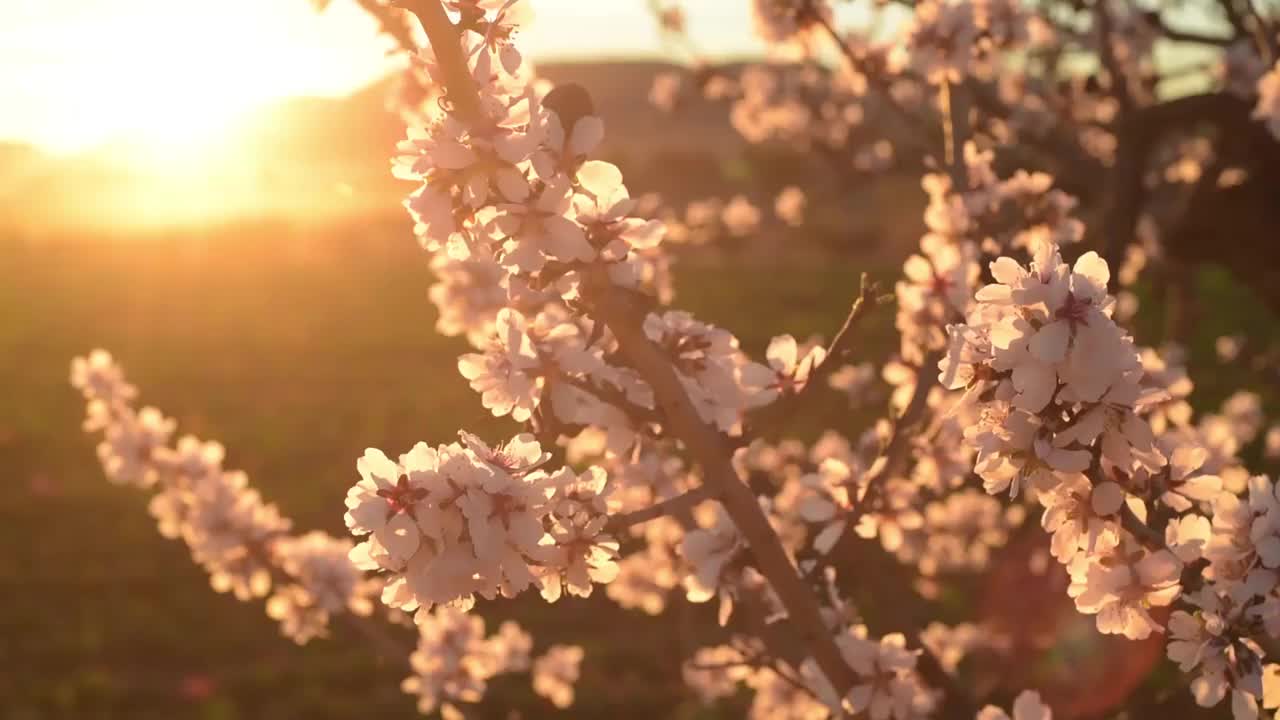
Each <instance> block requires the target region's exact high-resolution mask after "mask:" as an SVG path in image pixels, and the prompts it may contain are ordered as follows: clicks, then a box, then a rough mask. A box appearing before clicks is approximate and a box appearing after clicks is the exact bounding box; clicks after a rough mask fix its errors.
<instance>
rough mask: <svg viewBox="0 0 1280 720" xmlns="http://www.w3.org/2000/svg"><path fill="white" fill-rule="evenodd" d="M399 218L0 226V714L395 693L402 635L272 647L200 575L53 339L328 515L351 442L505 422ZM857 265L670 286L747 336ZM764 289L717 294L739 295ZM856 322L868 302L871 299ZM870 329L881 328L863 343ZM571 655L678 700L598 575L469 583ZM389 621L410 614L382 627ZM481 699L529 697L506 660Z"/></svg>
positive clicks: (814, 303) (667, 650) (673, 651)
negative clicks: (533, 587) (554, 583)
mask: <svg viewBox="0 0 1280 720" xmlns="http://www.w3.org/2000/svg"><path fill="white" fill-rule="evenodd" d="M426 265H427V263H426V258H425V257H424V256H423V255H422V254H421V252H420V251H419V250H418V249H417V247H416V244H415V243H414V242H413V241H412V239H411V237H410V235H409V234H408V228H407V227H406V226H405V224H404V223H403V222H402V221H399V220H398V219H397V220H395V221H387V222H383V223H369V224H362V225H359V226H350V227H347V228H343V229H337V230H333V229H331V230H328V231H326V232H325V234H324V235H323V236H322V237H316V236H313V235H311V234H309V233H307V232H306V231H304V230H301V229H298V228H290V227H286V226H275V225H268V224H261V225H253V224H246V225H244V226H237V227H228V228H223V229H220V230H217V231H209V232H206V233H187V234H184V235H183V236H182V237H175V238H172V239H163V238H157V239H148V240H136V241H135V240H114V241H112V240H104V239H103V238H82V239H65V240H59V241H56V242H55V241H48V242H22V241H15V240H13V239H12V238H6V239H5V240H4V242H3V244H0V395H3V397H4V402H3V405H0V468H3V477H4V478H5V480H6V481H7V482H8V484H9V487H10V492H7V493H4V494H3V498H2V499H0V539H2V540H0V542H2V546H3V548H4V550H3V551H0V580H2V581H3V583H4V585H5V586H6V587H5V593H4V596H5V598H6V600H5V604H6V610H5V612H3V613H0V697H2V698H3V700H0V707H3V715H2V716H3V717H5V718H14V719H17V718H46V717H66V718H109V717H110V718H174V717H198V718H259V717H261V718H266V717H270V718H293V717H310V718H324V717H357V716H363V717H370V716H372V717H413V716H414V712H413V704H412V700H411V699H410V698H409V697H408V696H405V695H402V694H401V693H400V691H399V689H398V683H399V681H400V679H401V677H402V676H403V674H404V672H403V670H402V665H401V663H402V662H403V659H402V658H398V657H394V658H379V657H376V655H375V653H374V652H372V651H371V650H369V649H368V648H366V647H365V646H364V644H363V641H362V640H361V639H360V638H359V637H358V636H356V635H353V634H351V633H350V632H348V631H346V630H345V629H344V628H341V627H340V628H337V630H336V632H335V633H334V636H333V637H332V638H330V639H327V640H317V641H314V642H312V643H311V644H310V645H309V646H307V647H305V648H296V647H294V646H293V645H292V644H291V643H290V642H289V641H287V640H285V639H283V638H281V637H279V635H278V632H277V629H276V627H275V625H274V623H273V622H272V621H270V620H269V619H268V618H266V616H265V615H264V613H263V611H262V608H261V604H260V603H258V604H254V605H246V604H241V603H239V602H237V601H236V600H234V599H233V598H231V597H228V596H221V595H217V594H215V593H213V592H212V591H211V590H210V589H209V588H208V584H207V580H206V578H205V576H204V575H203V573H202V571H201V570H199V569H198V568H197V567H196V566H195V565H193V564H192V563H191V562H190V561H189V559H188V557H187V555H186V550H185V548H184V547H183V546H182V545H181V543H177V542H170V541H166V540H164V539H163V538H161V537H160V536H159V535H158V534H157V533H156V531H155V528H154V525H153V522H152V520H151V518H150V516H149V515H148V514H147V512H146V508H145V499H144V497H143V496H142V495H141V494H140V493H138V492H136V491H133V490H130V489H127V488H120V487H114V486H111V485H109V484H108V483H107V482H105V481H104V479H103V477H102V475H101V472H100V471H99V469H98V467H97V465H96V459H95V457H94V454H93V443H92V442H91V440H90V438H89V437H88V436H86V435H84V434H82V433H80V432H79V431H78V428H79V423H80V421H81V418H82V413H83V408H82V403H81V401H80V398H79V397H78V396H77V393H75V392H74V391H73V390H72V389H71V388H70V387H69V386H68V385H67V373H68V363H69V361H70V359H71V357H72V356H74V355H76V354H82V353H84V352H86V351H87V350H89V349H90V348H93V347H105V348H108V349H110V350H111V351H112V352H113V353H114V354H115V355H116V357H117V358H118V359H119V360H120V361H121V362H122V363H123V364H124V365H125V367H126V369H127V371H128V373H129V375H130V378H131V379H132V380H133V381H134V382H135V383H137V384H138V386H139V388H140V390H141V393H142V401H143V402H144V403H150V404H155V405H157V406H158V407H160V408H162V409H163V410H164V411H165V412H166V413H168V414H170V415H172V416H174V417H175V418H176V419H177V420H178V421H179V428H180V432H192V433H195V434H197V435H200V436H201V437H206V438H214V439H218V440H220V441H221V442H223V443H224V444H225V445H226V446H227V449H228V462H227V465H228V467H238V468H243V469H245V470H246V471H248V472H249V474H250V476H251V478H252V479H253V482H254V483H255V484H256V485H257V486H258V487H259V488H261V490H262V492H263V493H264V495H265V496H266V497H267V498H268V499H272V500H275V501H277V502H278V503H279V504H280V506H281V508H282V509H283V510H284V512H285V513H286V514H288V515H289V516H291V517H293V518H294V520H295V522H296V525H297V527H299V528H322V529H325V530H328V531H330V532H333V533H337V534H343V533H344V528H343V526H342V518H341V516H342V509H343V508H342V498H343V497H344V495H345V492H346V489H347V488H348V487H349V486H350V484H351V483H352V481H353V479H354V478H355V471H354V467H355V465H354V464H355V460H356V458H357V457H358V456H359V455H360V454H361V452H362V451H363V449H364V448H365V447H369V446H376V447H381V448H384V449H386V450H387V451H388V452H393V453H395V452H401V451H403V450H406V449H408V447H410V445H412V443H414V442H416V441H418V440H426V441H429V442H433V443H435V442H441V441H446V440H448V439H450V438H451V437H452V436H453V435H454V434H455V432H456V430H457V429H458V428H468V429H471V430H473V431H478V432H482V433H484V434H488V435H495V434H502V433H507V432H509V431H510V428H509V427H508V426H504V425H503V424H501V423H499V422H496V421H494V420H493V418H491V417H490V416H489V415H488V414H487V413H486V412H485V411H484V410H483V409H482V408H481V407H480V405H479V403H478V402H477V401H476V399H475V397H474V395H473V394H472V393H471V391H470V390H469V388H467V386H466V384H465V382H464V381H463V380H462V379H461V377H460V376H459V375H458V373H457V372H456V370H455V369H454V359H455V357H456V356H457V354H458V353H459V352H462V351H464V348H465V343H464V342H462V341H460V340H450V339H447V338H443V337H441V336H439V335H437V334H436V333H435V332H434V329H433V323H434V315H435V313H434V309H433V308H432V306H431V304H430V302H429V301H428V300H427V295H426V288H427V286H428V284H429V273H428V271H427V267H426ZM858 270H859V268H854V267H841V266H830V267H827V268H825V269H823V270H821V271H815V272H812V273H807V274H804V275H802V276H798V275H795V274H793V273H779V272H777V271H776V269H774V268H772V267H769V266H759V265H757V266H755V267H743V268H739V269H735V270H734V272H733V275H732V278H733V280H732V282H726V281H725V280H724V278H725V277H726V276H725V275H723V274H721V273H720V271H719V270H717V269H715V268H712V267H706V266H703V267H698V266H697V265H696V264H690V265H687V266H685V267H682V268H681V269H680V285H681V287H683V288H689V289H690V290H689V291H686V292H685V293H683V294H682V297H681V301H682V302H681V304H682V305H683V306H684V307H688V308H690V309H693V310H695V311H697V312H699V313H702V314H705V315H706V316H707V317H710V318H713V319H718V320H721V321H726V322H729V324H730V325H731V326H732V327H733V328H734V329H735V330H736V331H738V333H739V334H740V336H741V337H742V338H743V341H744V343H746V344H747V345H749V346H751V347H756V348H759V347H762V346H763V345H764V344H765V343H767V341H768V338H769V337H770V336H771V335H772V334H773V333H774V331H775V330H776V329H778V328H784V327H785V328H789V329H791V331H792V332H795V333H797V334H799V335H806V334H808V333H811V332H830V329H831V328H832V327H834V326H835V325H836V324H838V322H839V321H840V319H841V318H842V316H843V313H844V311H845V308H846V306H847V302H848V300H849V298H850V297H852V294H853V293H854V292H856V287H857V272H858ZM759 297H770V298H776V300H777V302H774V303H768V304H765V305H763V306H757V307H754V308H753V310H752V313H751V315H750V316H744V315H743V314H742V308H744V307H745V306H746V305H747V303H749V302H751V301H752V300H753V299H755V298H759ZM879 320H880V325H879V327H880V331H879V334H880V335H881V336H884V334H885V332H886V331H887V329H888V327H889V325H890V324H891V318H890V316H889V315H888V314H884V315H883V316H882V317H881V318H879ZM880 344H881V346H883V343H880ZM484 612H485V614H486V615H488V616H490V617H492V618H494V619H501V618H506V617H512V618H515V619H518V620H520V621H521V622H522V623H525V624H526V625H527V626H528V627H530V628H536V629H538V630H539V631H540V636H541V638H542V641H543V642H546V643H550V642H578V643H581V644H583V645H585V646H586V648H587V656H588V659H589V662H588V663H587V664H586V671H585V672H586V676H585V677H584V679H583V681H582V683H581V688H582V693H581V697H580V705H579V706H578V707H577V708H576V710H575V712H574V716H583V717H600V716H603V715H604V714H605V713H608V714H610V715H613V716H617V717H653V716H654V715H655V714H657V715H662V716H666V715H668V714H670V713H672V712H677V711H679V713H680V714H682V715H684V716H688V717H692V716H694V715H696V713H697V708H696V707H695V706H694V705H693V704H691V703H686V704H685V705H682V706H680V707H676V703H678V702H679V693H678V689H677V687H676V684H677V683H678V682H679V678H678V671H676V670H675V668H676V664H675V663H673V662H672V661H670V660H668V658H673V657H678V656H679V655H680V654H681V652H682V646H681V643H682V642H685V643H687V642H690V641H691V638H690V637H688V633H687V632H686V633H684V636H682V635H681V633H680V628H679V627H678V626H676V625H673V624H672V623H669V622H665V621H661V622H660V621H653V620H650V619H648V618H647V617H645V616H643V615H641V614H638V613H627V612H624V611H621V610H618V609H616V608H613V607H612V606H611V604H610V603H608V602H606V601H604V599H603V598H592V599H591V600H590V601H586V602H583V601H566V602H562V603H561V604H559V605H557V606H554V607H547V606H545V605H544V604H542V603H541V602H540V601H537V600H532V601H529V602H525V601H517V602H514V603H500V604H493V605H490V606H487V607H485V608H484ZM406 642H409V638H408V637H406ZM497 687H498V688H499V691H496V692H495V693H493V696H494V697H495V698H497V699H498V701H499V702H497V703H494V704H492V705H491V706H489V709H491V710H494V711H495V712H496V711H497V709H498V708H497V706H498V705H503V706H511V707H513V708H515V709H518V710H520V711H522V712H523V713H524V715H525V716H536V715H539V714H543V713H546V712H549V711H550V709H551V708H550V706H549V705H547V704H545V703H543V702H542V701H540V700H538V699H537V698H535V697H534V696H533V695H532V693H531V691H530V690H529V688H528V683H527V678H510V679H500V680H499V682H498V684H497Z"/></svg>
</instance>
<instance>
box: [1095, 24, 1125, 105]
mask: <svg viewBox="0 0 1280 720" xmlns="http://www.w3.org/2000/svg"><path fill="white" fill-rule="evenodd" d="M1094 16H1095V22H1097V24H1098V55H1099V56H1100V58H1101V60H1102V67H1104V68H1106V71H1107V75H1109V76H1110V78H1111V93H1112V94H1113V95H1115V98H1116V101H1117V102H1119V103H1120V113H1119V115H1120V118H1121V119H1123V118H1124V117H1125V116H1127V115H1128V114H1129V113H1130V111H1132V110H1133V95H1132V94H1131V93H1130V92H1129V78H1128V77H1127V76H1126V75H1125V74H1124V70H1123V69H1122V68H1121V67H1120V61H1119V60H1118V59H1117V58H1116V51H1115V48H1114V47H1112V45H1111V34H1112V23H1111V12H1110V10H1108V9H1107V2H1106V0H1094Z"/></svg>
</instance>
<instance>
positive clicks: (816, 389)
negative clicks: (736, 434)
mask: <svg viewBox="0 0 1280 720" xmlns="http://www.w3.org/2000/svg"><path fill="white" fill-rule="evenodd" d="M880 301H881V298H880V288H879V286H878V285H877V284H876V283H873V282H870V281H869V280H868V278H867V274H866V273H863V274H862V278H861V284H860V286H859V290H858V297H857V298H855V299H854V301H853V305H852V306H851V307H850V308H849V314H848V316H846V317H845V319H844V324H843V325H841V326H840V330H838V331H837V332H836V336H835V338H834V339H832V341H831V344H830V345H829V346H827V356H826V357H825V358H824V359H823V360H822V362H821V363H819V364H818V366H817V367H815V368H813V369H812V370H811V371H810V372H809V377H808V378H806V379H805V384H804V386H803V387H802V388H800V389H799V390H798V391H796V392H795V393H792V394H790V395H784V396H783V397H781V398H779V399H778V401H777V402H775V403H773V404H772V405H769V406H766V407H764V408H761V410H760V411H759V412H758V413H757V417H755V418H751V419H750V420H749V421H748V429H747V431H746V432H744V433H743V440H744V444H745V442H749V440H750V438H755V437H760V436H761V435H764V434H767V433H769V432H770V431H773V430H775V429H777V428H780V427H784V426H785V425H786V424H787V423H788V422H789V421H790V420H791V419H792V418H793V417H795V415H796V414H797V413H798V412H799V411H800V409H801V408H803V407H804V405H805V404H806V403H808V402H809V400H810V399H811V398H813V397H814V396H815V395H817V394H818V393H820V392H821V390H820V388H822V387H825V386H826V385H827V380H828V379H829V378H830V377H831V375H832V374H833V373H834V372H835V371H836V370H838V369H839V368H840V367H842V366H843V365H844V363H845V361H846V359H847V358H848V356H849V353H850V352H851V351H852V350H853V341H854V339H855V336H856V333H855V332H854V330H855V329H856V328H857V327H858V326H859V325H861V324H862V320H863V319H864V318H866V317H867V316H868V315H870V314H871V311H872V310H874V309H875V308H876V307H877V306H878V305H879V304H880Z"/></svg>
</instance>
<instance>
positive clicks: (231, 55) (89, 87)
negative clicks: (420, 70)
mask: <svg viewBox="0 0 1280 720" xmlns="http://www.w3.org/2000/svg"><path fill="white" fill-rule="evenodd" d="M0 15H2V16H3V17H4V19H5V23H4V24H5V25H6V26H7V27H6V28H5V29H3V30H0V46H3V47H5V51H4V53H3V54H4V55H5V56H6V59H5V63H6V65H8V66H10V67H23V68H25V69H26V71H27V72H26V73H24V76H23V77H22V78H14V77H10V78H9V79H8V80H0V86H3V87H0V93H2V94H3V95H5V96H8V97H13V98H14V100H15V101H16V102H14V103H13V104H12V105H9V106H8V107H7V108H6V114H8V115H9V117H8V118H6V119H5V120H4V121H3V124H4V126H5V127H4V128H3V131H4V132H3V133H2V134H4V135H9V136H17V137H25V138H27V139H29V140H32V141H34V142H36V144H38V145H41V146H43V147H46V148H52V149H58V150H79V149H83V148H87V147H92V146H94V145H97V144H100V143H102V142H104V141H125V142H128V143H129V144H130V145H138V146H149V147H152V148H154V149H155V150H157V151H158V152H161V153H162V154H168V153H170V152H172V151H174V150H177V149H178V148H181V147H182V146H185V145H192V144H200V143H204V142H207V141H209V140H211V139H212V138H214V137H215V136H217V135H218V134H219V133H222V132H223V131H225V130H226V129H227V127H228V126H229V124H230V123H231V122H232V121H233V120H234V119H236V118H237V117H239V116H242V115H244V114H245V113H246V112H248V111H250V110H252V109H254V108H256V107H259V106H262V105H264V104H266V103H269V102H271V101H274V100H279V99H281V98H286V97H294V96H300V95H317V96H334V95H342V94H345V93H348V92H351V91H352V90H354V89H355V88H358V87H360V86H361V85H364V84H366V83H368V82H370V81H371V80H372V79H374V78H376V77H378V76H380V75H382V74H384V73H386V72H387V71H388V70H389V69H390V67H391V64H390V62H389V61H388V60H387V59H386V58H385V56H384V54H383V52H382V49H383V48H385V47H386V45H385V41H383V40H381V39H379V38H378V37H377V33H376V28H375V27H374V26H373V24H372V22H371V21H370V20H369V18H368V17H367V16H365V15H363V14H362V13H359V12H358V11H357V9H356V8H355V7H354V6H353V5H351V4H349V3H335V4H334V6H333V7H331V8H330V9H329V10H328V11H327V12H325V13H323V14H320V13H316V12H315V11H314V9H313V7H312V5H311V3H310V2H308V1H307V0H281V1H280V2H271V3H262V2H258V1H255V0H225V1H224V2H218V3H209V4H204V3H201V4H196V3H173V2H168V1H167V0H116V1H114V2H110V3H105V2H98V1H96V0H74V1H72V2H61V3H47V2H22V1H21V0H20V1H19V2H18V3H17V6H16V8H15V7H12V6H11V7H8V8H6V9H5V10H4V11H3V12H2V13H0ZM11 40H12V41H13V42H10V41H11Z"/></svg>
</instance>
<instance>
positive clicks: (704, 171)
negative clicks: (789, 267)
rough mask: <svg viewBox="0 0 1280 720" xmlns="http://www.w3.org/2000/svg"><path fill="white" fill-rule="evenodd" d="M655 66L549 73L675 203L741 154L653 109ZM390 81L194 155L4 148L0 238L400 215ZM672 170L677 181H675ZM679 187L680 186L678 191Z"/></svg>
mask: <svg viewBox="0 0 1280 720" xmlns="http://www.w3.org/2000/svg"><path fill="white" fill-rule="evenodd" d="M664 69H668V66H665V65H663V64H661V63H627V62H615V63H597V64H546V65H542V66H540V68H539V71H540V72H541V73H542V74H543V75H544V76H546V77H548V78H550V79H551V80H552V81H554V82H555V83H557V84H559V83H564V82H576V83H579V84H582V85H583V86H585V87H586V88H587V89H588V90H589V91H590V92H591V94H592V96H593V97H594V98H595V101H596V105H597V108H598V110H599V112H600V113H601V114H602V115H603V116H604V117H606V118H607V124H608V128H609V139H608V140H607V142H606V146H605V148H604V154H606V155H607V156H609V157H613V158H616V159H617V160H618V161H620V162H624V163H626V164H627V165H628V166H629V167H628V173H629V175H631V176H633V182H634V181H635V179H639V178H644V177H646V176H649V175H652V173H653V171H654V170H655V169H658V168H663V169H665V171H666V173H667V174H669V175H670V177H673V178H679V179H680V180H682V181H683V182H682V183H677V186H676V187H674V188H670V189H671V191H673V192H675V193H676V194H677V195H678V194H680V193H681V191H682V190H683V191H686V192H687V191H688V190H689V189H690V188H691V187H692V186H695V185H697V184H698V183H700V182H705V181H706V180H708V179H710V177H711V176H713V175H716V174H718V173H717V169H718V166H719V165H720V164H721V163H722V162H723V161H724V160H725V159H726V158H728V157H731V156H732V155H734V154H735V153H738V152H740V151H741V150H742V147H743V143H742V141H741V140H740V139H739V138H738V136H737V135H736V134H735V133H734V132H733V131H732V128H730V127H729V124H728V120H727V118H726V114H725V112H724V110H723V109H722V108H716V107H713V106H711V105H710V104H703V105H701V106H699V107H694V108H691V109H690V111H689V112H683V113H681V115H680V116H679V118H678V124H677V125H676V126H675V128H674V131H673V127H672V124H671V118H669V117H665V116H663V114H662V113H661V111H659V110H657V109H656V108H654V107H653V106H651V105H650V104H649V103H648V101H647V96H648V89H649V87H650V85H651V83H652V79H653V77H654V75H655V74H657V73H658V72H660V71H662V70H664ZM390 84H391V80H385V81H383V82H380V83H377V84H374V85H372V86H370V87H367V88H365V89H363V90H362V91H360V92H357V93H355V94H353V95H351V96H349V97H346V98H339V99H318V98H304V99H292V100H287V101H282V102H280V103H277V104H275V105H272V106H269V107H266V108H263V109H261V110H259V111H257V112H256V113H254V114H252V115H251V116H249V117H246V118H243V119H242V120H241V121H239V122H238V123H237V124H236V126H235V127H234V128H232V129H231V130H230V131H229V132H226V133H223V136H221V137H217V138H215V139H211V140H209V141H207V142H205V143H200V144H195V145H191V146H160V147H153V146H151V145H149V144H143V143H136V142H134V143H129V142H123V141H121V142H117V143H114V144H109V145H107V146H104V147H99V148H94V149H93V150H91V151H88V152H84V153H79V154H75V155H70V156H52V155H44V154H42V153H41V152H40V151H38V150H37V149H35V148H32V147H27V146H23V145H17V144H3V143H0V227H7V228H15V227H16V228H19V229H22V230H24V231H26V232H39V233H43V232H50V231H59V230H68V229H96V228H101V227H104V226H105V227H109V228H112V229H114V230H118V231H128V230H131V229H139V228H155V227H166V226H187V225H192V224H201V223H207V222H209V221H214V220H217V221H228V220H241V219H246V218H258V219H261V218H266V217H285V218H289V219H298V220H314V221H317V222H328V221H330V220H332V219H333V217H334V216H335V215H339V216H340V215H353V214H355V215H358V214H363V213H366V212H369V211H392V212H396V211H398V203H399V200H400V198H401V197H402V196H403V195H404V194H405V192H406V188H407V186H406V185H405V184H404V183H401V182H398V181H396V180H395V179H393V178H392V177H391V175H390V173H389V169H388V168H389V164H388V158H389V157H390V155H391V152H392V150H393V148H394V146H395V143H396V142H397V141H398V140H399V139H401V138H402V137H403V136H404V127H403V125H402V124H401V122H400V120H399V119H398V118H397V117H396V116H395V115H394V114H392V113H390V112H388V111H387V110H386V108H385V104H386V98H387V96H388V90H389V86H390ZM673 163H674V167H676V168H681V169H682V170H683V171H682V172H678V173H671V169H672V168H673ZM681 184H683V185H684V186H685V187H683V188H682V187H680V185H681Z"/></svg>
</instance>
